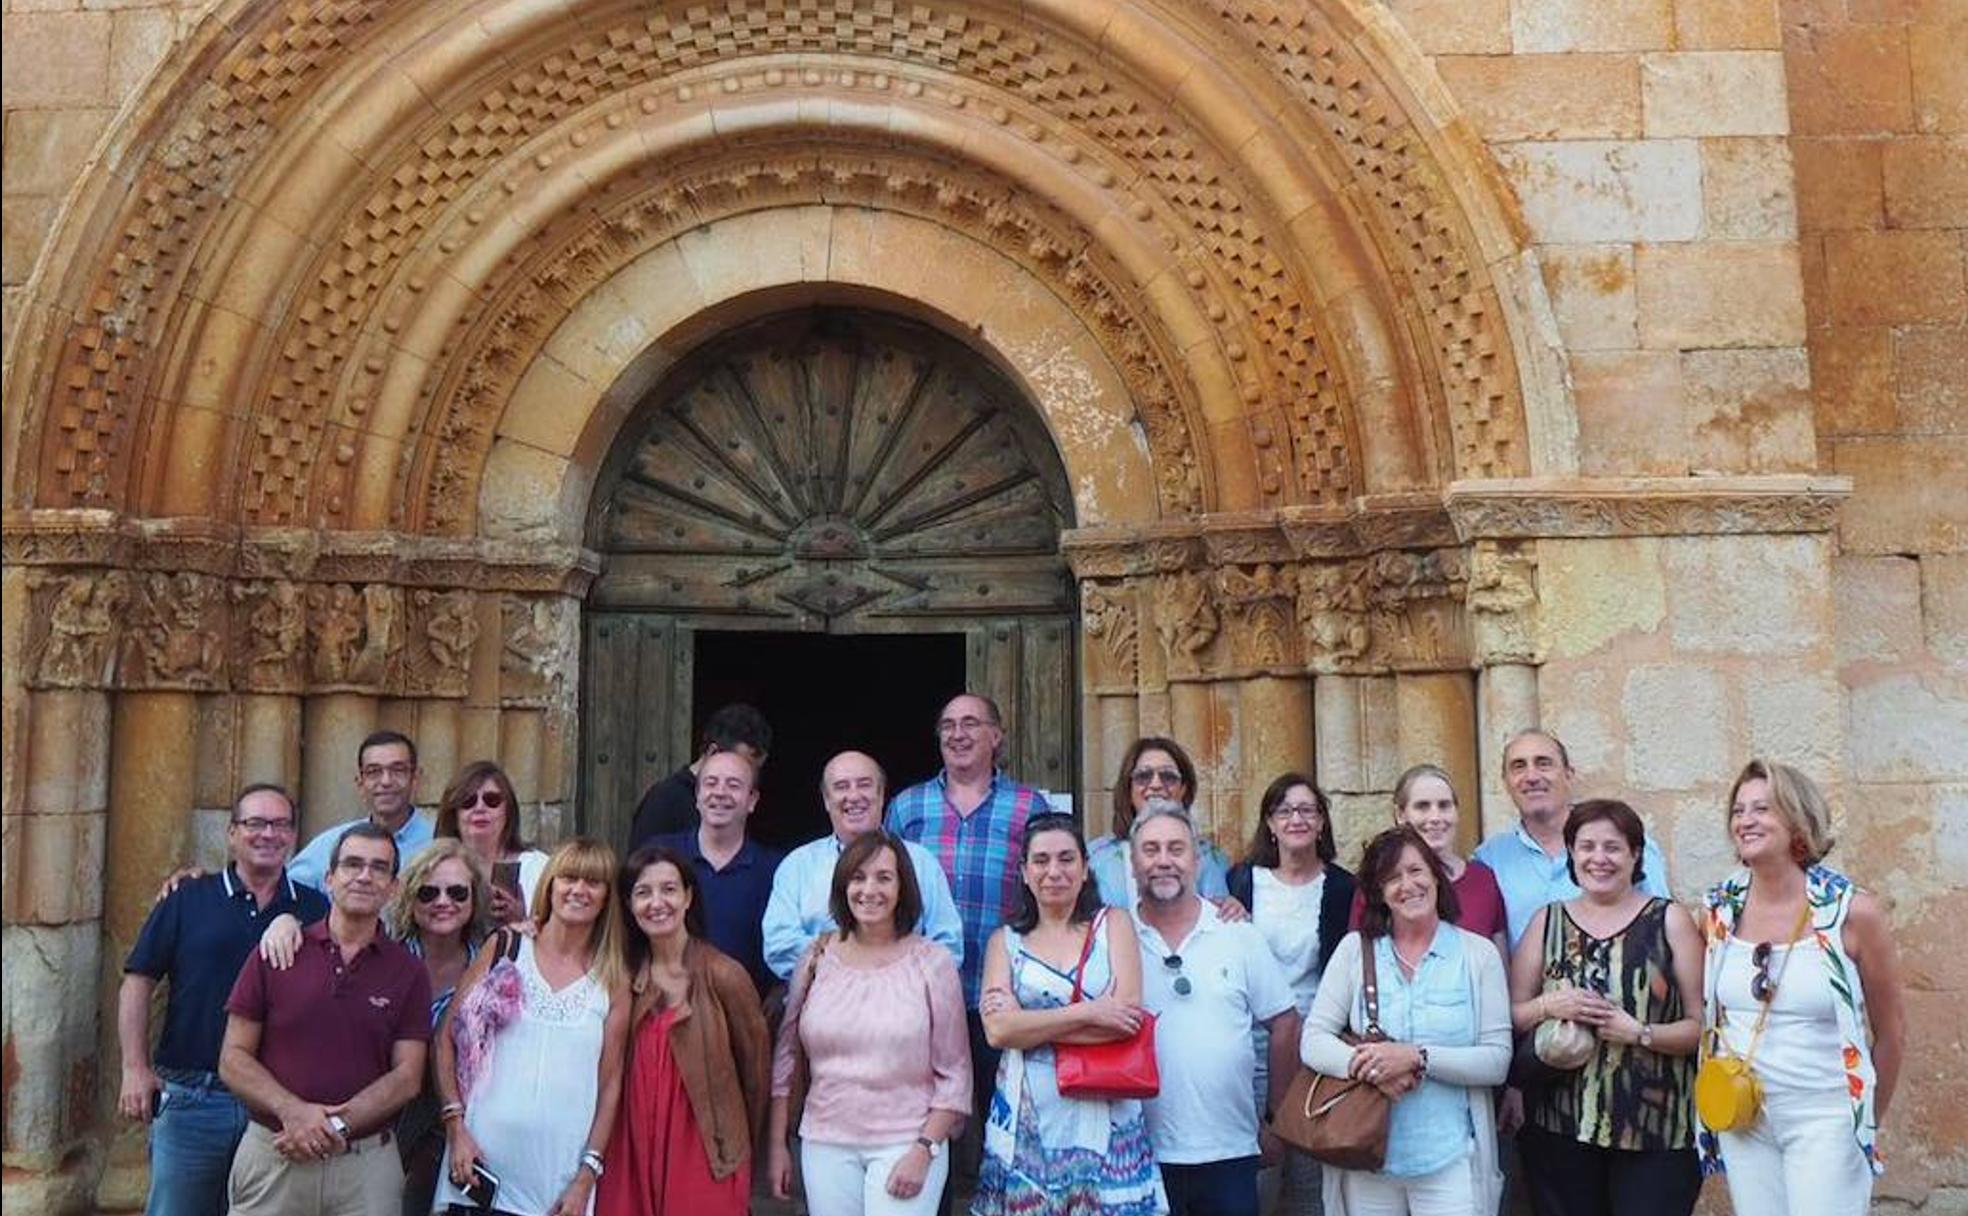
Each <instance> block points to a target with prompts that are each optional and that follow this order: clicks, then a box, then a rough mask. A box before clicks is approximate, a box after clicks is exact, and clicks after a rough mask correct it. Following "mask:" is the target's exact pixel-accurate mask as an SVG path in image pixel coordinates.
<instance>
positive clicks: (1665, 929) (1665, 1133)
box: [1510, 799, 1702, 1216]
mask: <svg viewBox="0 0 1968 1216" xmlns="http://www.w3.org/2000/svg"><path fill="white" fill-rule="evenodd" d="M1646 843H1647V834H1646V829H1645V828H1644V827H1643V826H1642V825H1641V822H1640V816H1638V815H1637V814H1635V813H1634V811H1633V808H1632V807H1630V806H1628V805H1626V804H1625V803H1624V802H1616V801H1612V800H1608V799H1595V800H1593V801H1589V802H1582V803H1580V804H1579V805H1578V806H1576V807H1574V808H1572V813H1571V815H1570V817H1569V818H1567V819H1566V821H1565V851H1566V854H1567V859H1566V865H1567V867H1568V868H1569V871H1570V874H1571V877H1572V881H1573V882H1575V883H1577V884H1578V886H1579V890H1580V892H1581V893H1580V895H1579V897H1578V898H1576V899H1571V900H1564V901H1560V902H1555V903H1551V904H1548V905H1546V906H1545V907H1544V908H1543V909H1542V910H1540V911H1539V912H1538V913H1537V914H1536V915H1535V916H1533V917H1532V918H1531V922H1530V925H1529V927H1528V928H1527V929H1526V930H1525V932H1524V937H1523V940H1522V941H1520V942H1518V944H1517V953H1516V956H1515V957H1514V958H1512V960H1511V965H1510V988H1511V997H1512V1001H1513V1003H1512V1006H1511V1021H1512V1024H1513V1025H1514V1027H1515V1029H1516V1030H1517V1032H1518V1033H1520V1034H1524V1033H1529V1032H1531V1031H1532V1030H1533V1029H1534V1028H1535V1027H1536V1026H1537V1025H1538V1024H1539V1023H1541V1022H1543V1021H1545V1020H1547V1019H1550V1018H1559V1019H1564V1020H1567V1021H1572V1022H1576V1023H1578V1024H1579V1025H1581V1026H1584V1027H1586V1028H1588V1029H1590V1030H1591V1031H1592V1032H1593V1033H1594V1034H1595V1035H1596V1037H1597V1039H1598V1043H1597V1046H1596V1048H1595V1049H1594V1051H1593V1053H1592V1055H1591V1056H1590V1057H1588V1058H1587V1060H1586V1061H1585V1063H1584V1064H1583V1065H1581V1066H1580V1067H1579V1068H1577V1069H1576V1070H1573V1071H1570V1072H1567V1073H1563V1074H1561V1075H1559V1076H1558V1077H1557V1078H1555V1079H1553V1080H1552V1081H1550V1082H1549V1083H1547V1084H1545V1085H1542V1086H1538V1087H1536V1088H1533V1089H1530V1090H1528V1091H1527V1092H1526V1093H1525V1095H1524V1102H1525V1123H1524V1130H1523V1133H1522V1137H1523V1140H1522V1144H1523V1161H1524V1174H1525V1177H1526V1179H1527V1180H1528V1182H1529V1183H1530V1191H1531V1205H1532V1207H1533V1208H1534V1209H1536V1211H1537V1213H1538V1216H1620V1214H1624V1213H1629V1212H1630V1213H1634V1214H1635V1216H1638V1214H1639V1213H1641V1212H1646V1213H1649V1214H1653V1213H1661V1214H1664V1216H1673V1214H1676V1213H1679V1214H1680V1216H1686V1214H1687V1213H1688V1212H1690V1211H1692V1210H1694V1206H1695V1199H1696V1198H1697V1197H1698V1196H1699V1195H1700V1193H1701V1169H1700V1167H1699V1165H1698V1164H1697V1163H1696V1160H1695V1152H1694V1143H1695V1141H1694V1110H1693V1107H1692V1104H1691V1098H1692V1095H1693V1088H1694V1067H1693V1056H1694V1051H1695V1045H1696V1042H1697V1039H1698V1037H1699V1035H1700V1032H1701V1021H1700V1018H1699V1017H1698V1016H1697V1010H1698V1008H1699V1004H1698V1002H1699V999H1700V995H1701V974H1702V958H1701V938H1700V936H1699V935H1698V934H1697V932H1696V930H1695V922H1694V921H1693V920H1692V919H1691V918H1690V917H1689V916H1688V914H1687V913H1686V912H1684V911H1683V910H1682V909H1681V908H1680V907H1679V906H1678V905H1676V904H1673V903H1670V902H1668V901H1667V900H1664V899H1659V898H1655V897H1653V896H1650V895H1648V894H1647V893H1646V892H1644V891H1642V890H1640V889H1639V884H1640V880H1641V878H1642V874H1641V855H1642V853H1643V851H1644V850H1645V848H1646Z"/></svg>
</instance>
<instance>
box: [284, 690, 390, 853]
mask: <svg viewBox="0 0 1968 1216" xmlns="http://www.w3.org/2000/svg"><path fill="white" fill-rule="evenodd" d="M302 715H303V731H304V733H305V736H306V738H307V754H306V756H305V757H304V769H303V771H304V773H305V776H304V777H303V779H302V782H301V785H302V788H303V789H304V790H305V791H306V793H305V794H304V796H303V798H302V802H301V832H300V843H301V844H303V845H305V844H306V843H307V842H308V841H309V840H312V839H313V838H314V837H315V835H316V833H318V832H321V831H322V830H324V829H326V828H330V827H333V826H334V825H335V824H338V823H346V822H347V821H348V820H351V819H355V818H358V817H360V816H361V814H362V800H361V798H360V796H359V795H358V793H357V791H356V786H355V773H356V750H357V749H358V748H360V747H361V746H362V740H363V739H364V738H365V737H367V736H368V734H369V732H371V731H373V730H375V729H376V698H374V697H372V696H368V695H366V694H364V693H355V692H329V693H317V694H315V695H314V696H311V697H309V698H307V701H306V704H305V705H304V706H303V709H302Z"/></svg>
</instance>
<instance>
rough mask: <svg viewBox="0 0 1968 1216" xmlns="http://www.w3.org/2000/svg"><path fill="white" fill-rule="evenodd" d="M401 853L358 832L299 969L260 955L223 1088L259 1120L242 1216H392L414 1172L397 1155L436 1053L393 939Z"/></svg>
mask: <svg viewBox="0 0 1968 1216" xmlns="http://www.w3.org/2000/svg"><path fill="white" fill-rule="evenodd" d="M399 860H400V859H399V858H398V857H397V853H396V841H395V840H394V839H393V838H392V837H391V836H390V834H389V832H387V831H386V830H384V829H383V828H380V827H377V826H376V825H375V824H372V823H362V824H358V825H356V826H355V827H353V828H351V829H350V830H349V832H348V834H347V835H345V836H343V837H342V839H341V840H340V841H338V842H337V843H336V845H335V850H334V854H333V856H332V857H331V858H330V859H329V863H328V897H329V900H330V901H331V904H332V907H331V909H330V911H329V913H328V918H327V919H326V920H324V921H319V922H317V923H315V924H314V925H312V926H310V927H309V928H308V929H306V930H305V931H304V932H303V934H302V942H301V949H300V953H299V954H298V955H296V957H295V959H294V965H293V966H292V967H290V968H288V969H287V970H285V971H275V970H273V969H272V968H271V967H268V966H267V965H266V962H265V960H264V959H262V958H261V957H260V956H259V954H258V953H257V952H256V953H254V954H253V955H251V956H250V957H248V959H247V960H246V966H245V967H244V968H243V969H242V970H241V971H240V973H239V979H238V982H236V983H235V984H234V985H233V988H232V995H231V997H229V998H228V999H227V1001H226V1012H227V1014H228V1015H229V1016H228V1018H227V1020H226V1032H225V1045H224V1046H223V1047H222V1048H221V1049H220V1052H219V1076H220V1078H221V1079H222V1080H224V1081H225V1083H226V1085H227V1087H229V1088H230V1089H231V1090H232V1092H233V1093H234V1094H236V1095H237V1096H238V1097H239V1099H240V1100H241V1101H242V1102H244V1103H245V1104H246V1109H247V1111H248V1112H249V1113H251V1115H252V1117H253V1121H252V1123H251V1125H250V1126H248V1127H247V1129H246V1135H245V1138H244V1139H242V1140H241V1141H240V1142H239V1150H238V1152H237V1153H236V1154H235V1155H234V1156H233V1159H232V1174H231V1177H230V1178H229V1179H228V1180H227V1191H228V1195H229V1198H230V1200H231V1204H232V1216H255V1214H257V1213H269V1214H274V1213H277V1214H278V1216H394V1214H395V1213H398V1212H400V1211H401V1210H402V1206H403V1168H402V1165H401V1164H400V1162H399V1160H398V1158H397V1153H396V1149H395V1148H394V1147H393V1146H392V1145H391V1144H390V1133H389V1128H390V1124H391V1121H392V1120H394V1119H395V1117H396V1112H397V1111H398V1110H399V1109H400V1108H401V1107H402V1106H403V1105H404V1104H405V1103H407V1102H408V1101H409V1100H410V1099H411V1098H413V1097H415V1096H416V1093H417V1088H418V1085H419V1083H420V1082H421V1081H422V1079H423V1075H424V1052H425V1048H426V1046H427V1045H428V1043H429V1040H430V976H429V973H427V972H426V971H425V970H424V965H423V963H421V962H420V961H418V960H417V959H416V957H414V956H413V955H412V954H411V953H410V952H409V951H408V950H405V949H404V948H403V947H402V946H399V945H397V944H396V943H395V942H393V941H390V940H389V939H388V938H386V937H384V936H383V935H382V932H381V925H380V923H379V920H378V917H379V915H380V913H381V912H382V909H383V905H384V904H385V903H387V902H388V901H389V898H390V896H391V895H393V894H395V892H396V872H397V867H398V863H399Z"/></svg>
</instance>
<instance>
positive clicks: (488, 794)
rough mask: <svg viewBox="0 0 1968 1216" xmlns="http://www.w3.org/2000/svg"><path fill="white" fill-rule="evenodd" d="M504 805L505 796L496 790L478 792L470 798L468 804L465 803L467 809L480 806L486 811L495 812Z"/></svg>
mask: <svg viewBox="0 0 1968 1216" xmlns="http://www.w3.org/2000/svg"><path fill="white" fill-rule="evenodd" d="M504 805H506V796H505V794H503V793H501V792H500V791H498V790H480V791H478V793H477V794H475V795H473V796H472V800H471V801H470V802H467V803H465V806H467V807H470V806H482V807H484V808H485V809H486V810H488V811H496V810H498V809H499V808H500V807H502V806H504ZM459 809H460V810H462V809H464V808H463V807H461V808H459Z"/></svg>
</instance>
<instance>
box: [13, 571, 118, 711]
mask: <svg viewBox="0 0 1968 1216" xmlns="http://www.w3.org/2000/svg"><path fill="white" fill-rule="evenodd" d="M27 586H28V597H29V598H28V605H29V608H28V613H29V615H28V621H27V627H26V629H25V631H24V635H25V636H24V644H23V653H24V655H25V657H26V663H25V669H26V672H27V683H28V685H29V686H30V687H33V688H109V687H111V686H113V684H114V682H115V679H116V660H117V657H118V653H119V651H120V649H121V644H122V640H123V622H124V609H125V606H126V605H127V604H128V602H129V598H130V589H129V575H127V574H125V573H124V572H123V571H121V570H76V571H72V572H71V571H59V572H58V571H53V570H32V571H29V572H28V576H27Z"/></svg>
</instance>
